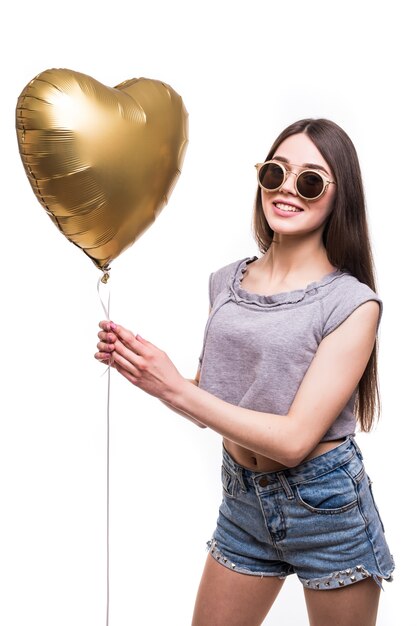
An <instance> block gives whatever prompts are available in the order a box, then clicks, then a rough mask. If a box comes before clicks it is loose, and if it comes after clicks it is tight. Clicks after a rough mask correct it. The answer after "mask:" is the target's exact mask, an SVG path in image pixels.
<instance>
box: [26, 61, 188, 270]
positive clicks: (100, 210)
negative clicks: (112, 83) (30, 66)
mask: <svg viewBox="0 0 417 626" xmlns="http://www.w3.org/2000/svg"><path fill="white" fill-rule="evenodd" d="M16 129H17V137H18V144H19V151H20V156H21V158H22V161H23V165H24V168H25V170H26V174H27V176H28V178H29V181H30V183H31V185H32V189H33V191H34V192H35V194H36V196H37V198H38V200H39V202H40V203H41V204H42V206H43V207H44V208H45V210H46V211H47V213H48V215H49V216H50V218H51V219H52V221H53V222H54V224H55V225H56V226H57V227H58V228H59V230H60V231H61V232H62V233H63V234H64V235H65V237H66V238H67V239H69V241H71V242H72V243H74V244H75V245H76V246H78V247H79V248H81V249H82V250H83V251H84V252H85V253H86V254H87V255H88V256H89V257H90V258H91V259H92V261H93V262H94V263H95V265H96V266H97V267H98V268H100V269H102V270H103V271H105V270H107V269H108V268H109V263H110V262H111V261H112V260H113V259H115V258H116V257H117V256H118V255H119V254H120V253H121V252H122V251H123V250H125V249H126V248H127V247H128V246H130V245H131V244H132V243H133V242H134V241H135V240H136V239H137V238H138V237H139V236H140V235H141V234H142V233H143V232H144V231H145V230H146V229H147V228H148V227H149V226H150V225H151V224H152V223H153V222H154V220H155V219H156V217H157V216H158V214H159V213H160V211H161V210H162V208H163V207H164V205H165V204H166V203H167V202H168V198H169V196H170V193H171V191H172V190H173V188H174V186H175V183H176V180H177V178H178V176H179V174H180V171H181V166H182V162H183V159H184V155H185V149H186V146H187V142H188V114H187V111H186V110H185V108H184V105H183V102H182V99H181V97H180V96H179V95H178V94H177V93H176V92H175V91H174V90H173V89H172V88H171V87H170V86H169V85H166V84H165V83H162V82H160V81H157V80H152V79H147V78H138V79H136V78H134V79H132V80H128V81H125V82H123V83H121V84H120V85H117V86H116V87H114V88H112V87H106V86H105V85H102V84H101V83H99V82H98V81H96V80H95V79H94V78H91V77H90V76H87V75H85V74H80V73H78V72H73V71H71V70H67V69H51V70H46V71H45V72H42V73H41V74H39V75H38V76H36V77H35V78H34V79H33V80H32V81H31V82H30V83H29V84H28V85H27V86H26V87H25V88H24V90H23V91H22V93H21V94H20V96H19V98H18V102H17V106H16Z"/></svg>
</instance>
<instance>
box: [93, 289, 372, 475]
mask: <svg viewBox="0 0 417 626" xmlns="http://www.w3.org/2000/svg"><path fill="white" fill-rule="evenodd" d="M378 316H379V305H378V303H377V302H376V301H369V302H366V303H364V304H362V305H361V306H359V307H358V308H357V309H356V310H355V311H354V312H353V313H352V314H351V315H350V316H349V317H348V318H347V320H346V321H344V322H343V324H341V325H340V326H339V327H338V328H337V329H336V330H334V331H333V332H332V333H330V334H329V335H328V336H327V337H326V338H325V339H323V341H322V342H321V343H320V345H319V347H318V350H317V352H316V355H315V357H314V359H313V361H312V362H311V364H310V367H309V368H308V370H307V372H306V374H305V376H304V379H303V381H302V383H301V385H300V387H299V390H298V392H297V394H296V396H295V398H294V401H293V403H292V405H291V407H290V410H289V412H288V414H287V415H275V414H272V413H263V412H260V411H253V410H250V409H245V408H242V407H237V406H234V405H232V404H230V403H228V402H225V401H223V400H220V399H219V398H217V397H216V396H214V395H212V394H210V393H208V392H206V391H204V390H203V389H200V388H199V387H196V386H195V385H193V384H191V383H190V382H189V381H188V380H186V379H185V378H183V377H182V376H181V375H180V374H179V372H178V371H177V370H176V368H175V366H174V365H173V363H172V362H171V361H170V360H169V358H168V357H167V355H166V354H165V353H164V352H162V351H161V350H159V349H158V348H156V346H154V345H153V344H151V343H150V342H148V341H145V340H144V339H142V338H138V337H137V338H135V337H134V336H133V335H132V333H130V332H129V331H126V330H125V329H124V328H123V327H121V326H115V325H114V324H113V326H112V329H113V332H114V334H115V335H116V336H117V338H118V339H117V341H115V343H114V346H113V351H112V356H111V358H112V360H114V366H115V367H116V369H118V371H120V373H121V374H123V376H125V377H126V378H127V379H128V380H130V382H132V383H133V384H135V385H137V386H138V387H140V388H141V389H143V390H144V391H146V392H147V393H150V394H151V395H154V396H156V397H159V398H160V399H161V400H164V401H166V402H168V404H170V405H171V406H173V407H174V408H175V409H177V410H179V411H181V412H183V413H186V414H187V415H189V416H190V417H192V418H193V419H195V420H197V421H198V422H200V423H201V424H204V425H205V426H208V427H209V428H211V429H213V430H215V431H216V432H218V433H219V434H220V435H223V436H224V437H226V438H228V439H230V440H232V441H234V442H235V443H237V444H239V445H241V446H244V447H246V448H249V449H250V450H253V451H254V452H257V453H259V454H262V455H263V456H266V457H268V458H270V459H274V460H276V461H278V462H279V463H282V464H284V465H287V466H289V467H291V466H295V465H298V464H299V463H300V462H301V461H302V459H303V458H305V457H306V456H307V455H308V454H309V452H310V451H311V450H313V449H314V448H315V446H316V445H317V443H318V442H319V441H320V440H321V438H322V437H323V435H324V433H326V432H327V430H328V429H329V428H330V426H331V424H332V423H333V422H334V420H335V419H336V417H337V416H338V415H339V414H340V412H341V411H342V409H343V407H344V406H346V404H347V402H348V401H349V399H350V397H351V396H352V394H353V392H354V390H355V388H356V386H357V384H358V382H359V380H360V379H361V377H362V374H363V372H364V370H365V367H366V365H367V363H368V360H369V357H370V355H371V352H372V349H373V346H374V343H375V335H376V329H377V323H378ZM102 324H104V326H101V327H102V328H107V326H106V324H107V325H108V324H109V323H108V322H107V323H106V322H103V323H102ZM113 327H114V328H113ZM109 330H110V328H109ZM98 346H99V350H102V349H103V350H104V348H105V346H106V343H101V344H98ZM104 354H105V353H104V352H99V353H98V354H97V355H96V358H103V355H104ZM99 355H101V356H99ZM277 384H278V385H279V381H277Z"/></svg>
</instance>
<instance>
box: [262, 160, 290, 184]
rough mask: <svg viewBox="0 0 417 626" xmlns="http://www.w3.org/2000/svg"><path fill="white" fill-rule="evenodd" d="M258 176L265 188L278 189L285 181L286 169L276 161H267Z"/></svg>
mask: <svg viewBox="0 0 417 626" xmlns="http://www.w3.org/2000/svg"><path fill="white" fill-rule="evenodd" d="M258 177H259V182H260V184H261V185H262V187H265V189H271V190H274V189H278V187H280V186H281V185H282V183H283V181H284V170H283V169H282V167H281V166H280V165H276V164H275V163H266V164H265V165H262V167H261V168H260V169H259V173H258Z"/></svg>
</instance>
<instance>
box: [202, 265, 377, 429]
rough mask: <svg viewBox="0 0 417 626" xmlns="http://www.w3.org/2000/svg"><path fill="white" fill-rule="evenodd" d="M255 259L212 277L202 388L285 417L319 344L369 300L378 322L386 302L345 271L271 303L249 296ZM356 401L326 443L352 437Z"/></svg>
mask: <svg viewBox="0 0 417 626" xmlns="http://www.w3.org/2000/svg"><path fill="white" fill-rule="evenodd" d="M256 259H257V257H256V256H255V257H252V258H245V259H242V260H240V261H236V262H234V263H231V264H230V265H227V266H225V267H222V268H221V269H219V270H218V271H217V272H214V273H212V274H211V275H210V281H209V293H210V305H211V312H210V315H209V318H208V320H207V324H206V329H205V333H204V344H203V349H202V352H201V355H200V383H199V386H200V387H201V388H202V389H205V390H206V391H208V392H210V393H212V394H214V395H215V396H217V397H218V398H221V399H222V400H225V401H226V402H230V403H231V404H234V405H235V406H241V407H245V408H248V409H252V410H255V411H262V412H266V413H276V414H278V415H286V414H287V413H288V411H289V409H290V407H291V404H292V401H293V399H294V397H295V394H296V393H297V390H298V387H299V386H300V384H301V381H302V379H303V377H304V374H305V373H306V371H307V369H308V366H309V365H310V363H311V361H312V359H313V357H314V355H315V353H316V350H317V348H318V346H319V344H320V342H321V340H322V339H323V338H324V337H326V336H327V335H328V334H329V333H331V332H332V331H333V330H335V328H337V327H338V326H339V325H340V324H341V323H342V322H343V321H344V320H345V319H346V318H347V317H348V316H349V315H350V314H351V313H352V312H353V311H354V310H355V309H356V308H357V307H358V306H360V305H361V304H363V303H364V302H367V301H368V300H376V301H377V302H378V303H379V305H380V316H379V321H380V319H381V314H382V302H381V300H380V298H379V297H378V296H377V294H376V293H375V292H374V291H372V289H370V288H369V287H368V286H367V285H365V284H363V283H361V282H359V281H358V280H357V279H356V278H355V277H354V276H352V275H351V274H349V273H347V272H344V271H341V270H336V271H334V272H332V273H331V274H327V275H326V276H324V277H323V278H322V279H321V280H319V281H317V282H314V283H310V284H309V285H307V287H306V288H305V289H298V290H295V291H289V292H285V293H278V294H275V295H270V296H262V295H258V294H255V293H250V292H248V291H245V290H244V289H243V288H242V287H241V284H240V283H241V280H242V277H243V274H244V273H245V271H246V269H247V266H248V265H249V263H251V262H252V261H255V260H256ZM379 321H378V326H379ZM356 393H357V390H355V392H354V393H353V395H352V397H351V398H350V400H349V402H348V403H347V405H346V406H345V408H344V409H343V411H342V412H341V413H340V415H339V416H338V417H337V418H336V420H335V421H334V422H333V424H332V426H331V428H330V429H329V430H328V431H327V433H326V434H325V435H324V437H323V439H322V441H331V440H334V439H340V438H342V437H346V436H347V435H351V434H354V432H355V426H356V420H355V416H354V413H353V407H354V403H355V397H356Z"/></svg>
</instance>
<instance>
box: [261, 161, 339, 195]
mask: <svg viewBox="0 0 417 626" xmlns="http://www.w3.org/2000/svg"><path fill="white" fill-rule="evenodd" d="M286 165H293V166H294V164H293V163H288V164H287V163H286V164H284V163H279V162H277V161H265V163H257V164H256V165H255V167H256V169H257V172H258V183H259V186H260V187H262V189H265V191H279V190H280V189H281V187H282V185H283V184H284V183H285V181H286V180H287V178H288V175H289V174H292V175H293V176H295V190H296V192H297V194H298V195H299V196H300V198H303V199H304V200H318V199H319V198H320V197H321V196H322V195H323V194H324V193H325V192H326V190H327V188H328V186H329V185H335V184H336V182H335V181H334V180H330V179H328V178H326V177H325V176H324V175H323V174H322V173H321V172H320V171H319V170H313V169H304V170H301V171H300V172H299V173H298V174H295V172H291V170H289V169H287V167H286ZM295 167H299V166H298V165H296V166H295Z"/></svg>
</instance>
